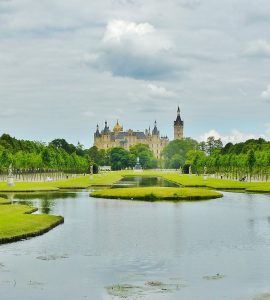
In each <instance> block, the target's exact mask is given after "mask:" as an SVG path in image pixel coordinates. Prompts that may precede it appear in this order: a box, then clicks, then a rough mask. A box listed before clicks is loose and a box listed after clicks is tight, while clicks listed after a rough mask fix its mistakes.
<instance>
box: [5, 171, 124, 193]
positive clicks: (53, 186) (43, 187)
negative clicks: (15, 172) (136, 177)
mask: <svg viewBox="0 0 270 300" xmlns="http://www.w3.org/2000/svg"><path fill="white" fill-rule="evenodd" d="M121 178H122V175H121V173H119V172H111V173H107V174H102V175H97V174H95V175H94V176H93V179H91V180H90V178H89V175H87V176H80V177H77V178H71V179H65V180H61V181H53V182H15V185H14V186H8V185H7V183H6V182H0V192H3V193H7V192H48V191H51V192H53V191H59V190H60V189H86V188H89V187H91V186H111V185H112V184H113V183H115V182H117V181H119V180H120V179H121Z"/></svg>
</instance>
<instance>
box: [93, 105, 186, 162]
mask: <svg viewBox="0 0 270 300" xmlns="http://www.w3.org/2000/svg"><path fill="white" fill-rule="evenodd" d="M183 130H184V122H183V121H182V119H181V116H180V108H179V107H178V110H177V117H176V120H175V121H174V139H175V140H176V139H182V138H183ZM168 143H169V139H168V137H167V136H161V135H160V132H159V130H158V128H157V122H156V121H155V123H154V128H153V130H152V131H151V129H150V127H149V129H146V130H145V131H136V130H132V129H128V130H127V131H124V130H123V127H122V126H121V125H120V124H119V122H118V120H117V122H116V124H115V126H114V128H113V130H112V131H111V130H110V128H109V126H108V123H107V121H105V126H104V129H103V130H101V131H100V130H99V125H97V129H96V132H95V134H94V146H96V147H97V148H99V149H109V148H113V147H122V148H125V149H127V150H128V149H129V148H130V147H131V146H134V145H137V144H145V145H148V146H149V148H150V149H151V150H152V151H153V153H154V155H155V157H156V158H160V156H161V152H162V150H163V148H164V147H165V146H166V145H168Z"/></svg>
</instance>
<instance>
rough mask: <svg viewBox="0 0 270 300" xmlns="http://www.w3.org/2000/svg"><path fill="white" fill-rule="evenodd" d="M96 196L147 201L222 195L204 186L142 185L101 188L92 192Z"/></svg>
mask: <svg viewBox="0 0 270 300" xmlns="http://www.w3.org/2000/svg"><path fill="white" fill-rule="evenodd" d="M91 196H92V197H95V198H109V199H131V200H133V199H134V200H145V201H161V200H173V201H181V200H207V199H214V198H220V197H222V194H221V193H219V192H216V191H212V190H208V189H202V188H171V187H141V188H115V189H105V190H99V191H95V192H93V193H91Z"/></svg>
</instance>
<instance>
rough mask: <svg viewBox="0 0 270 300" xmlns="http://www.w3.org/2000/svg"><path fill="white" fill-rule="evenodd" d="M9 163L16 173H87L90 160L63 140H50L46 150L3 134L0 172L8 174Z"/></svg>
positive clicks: (81, 150)
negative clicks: (38, 171) (47, 171)
mask: <svg viewBox="0 0 270 300" xmlns="http://www.w3.org/2000/svg"><path fill="white" fill-rule="evenodd" d="M10 163H12V164H13V167H14V169H16V170H30V171H33V170H57V171H69V172H87V171H88V166H89V159H88V156H87V153H86V151H84V150H83V149H82V146H81V145H80V144H78V146H77V147H75V146H74V145H72V144H68V143H67V142H66V141H65V140H64V139H57V140H53V141H52V142H51V143H49V145H48V146H46V144H45V143H40V142H34V141H25V140H17V139H16V138H13V137H11V136H9V135H8V134H3V135H2V136H1V137H0V171H1V172H3V171H7V168H8V166H9V165H10Z"/></svg>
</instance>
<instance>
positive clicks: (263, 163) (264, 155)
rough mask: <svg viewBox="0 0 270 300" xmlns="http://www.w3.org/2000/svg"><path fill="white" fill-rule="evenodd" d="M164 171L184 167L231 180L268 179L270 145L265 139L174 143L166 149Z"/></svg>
mask: <svg viewBox="0 0 270 300" xmlns="http://www.w3.org/2000/svg"><path fill="white" fill-rule="evenodd" d="M162 155H163V162H164V167H165V168H175V169H178V168H180V167H181V168H183V170H184V172H186V173H187V172H188V169H189V166H191V169H192V172H193V173H197V174H202V173H204V172H205V170H207V173H211V174H216V175H218V176H222V177H225V178H230V179H242V180H247V179H251V178H254V179H258V180H268V178H269V174H270V142H269V141H266V140H264V139H262V138H259V139H249V140H247V141H245V142H242V143H236V144H232V143H227V144H226V145H225V146H223V144H222V142H221V140H220V139H215V138H214V137H209V138H208V139H207V141H206V142H201V143H198V142H197V141H195V140H193V139H190V138H185V139H183V140H175V141H172V142H170V143H169V145H168V146H167V147H166V148H165V149H164V150H163V153H162Z"/></svg>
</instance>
